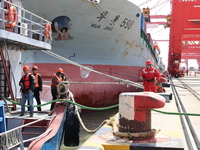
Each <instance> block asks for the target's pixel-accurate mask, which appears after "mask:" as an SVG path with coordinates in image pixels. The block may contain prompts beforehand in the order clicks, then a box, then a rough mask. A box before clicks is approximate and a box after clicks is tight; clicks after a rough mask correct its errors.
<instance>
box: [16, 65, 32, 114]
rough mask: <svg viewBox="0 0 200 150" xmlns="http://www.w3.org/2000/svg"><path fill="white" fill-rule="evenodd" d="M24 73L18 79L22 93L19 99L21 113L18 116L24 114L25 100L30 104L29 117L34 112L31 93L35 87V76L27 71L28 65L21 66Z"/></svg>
mask: <svg viewBox="0 0 200 150" xmlns="http://www.w3.org/2000/svg"><path fill="white" fill-rule="evenodd" d="M23 71H24V75H23V76H22V78H21V80H20V81H19V85H20V86H21V90H20V91H21V93H22V101H21V114H20V116H24V113H25V103H26V100H28V102H29V104H30V105H29V106H30V117H33V113H34V102H33V95H34V89H35V78H34V76H33V75H32V74H31V73H29V67H28V66H24V67H23Z"/></svg>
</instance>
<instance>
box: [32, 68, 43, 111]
mask: <svg viewBox="0 0 200 150" xmlns="http://www.w3.org/2000/svg"><path fill="white" fill-rule="evenodd" d="M32 73H33V75H34V77H35V90H34V97H35V99H36V102H37V105H41V101H40V94H41V93H42V76H41V75H40V74H39V73H38V67H37V66H33V67H32ZM37 110H38V111H41V110H42V109H41V107H37Z"/></svg>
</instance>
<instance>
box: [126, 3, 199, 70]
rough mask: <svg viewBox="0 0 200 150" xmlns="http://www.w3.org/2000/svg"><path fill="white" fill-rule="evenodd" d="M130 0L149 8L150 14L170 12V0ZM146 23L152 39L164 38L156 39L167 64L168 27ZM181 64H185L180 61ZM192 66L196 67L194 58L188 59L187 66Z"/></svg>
mask: <svg viewBox="0 0 200 150" xmlns="http://www.w3.org/2000/svg"><path fill="white" fill-rule="evenodd" d="M129 1H132V2H133V3H134V4H135V5H137V6H139V7H140V8H141V9H143V8H147V7H148V8H150V16H151V15H168V14H171V4H170V0H129ZM151 22H166V19H151ZM151 26H152V25H148V26H147V27H148V28H147V32H148V33H150V34H151V37H152V39H153V40H155V41H156V40H164V41H157V43H158V45H159V47H160V52H161V54H160V57H162V58H163V62H164V64H165V65H166V66H167V65H168V51H169V41H166V40H169V32H170V28H164V26H163V25H158V27H156V28H155V27H154V28H153V27H151ZM181 66H185V64H182V63H181ZM190 66H194V67H195V68H196V67H198V65H197V63H196V60H189V67H190Z"/></svg>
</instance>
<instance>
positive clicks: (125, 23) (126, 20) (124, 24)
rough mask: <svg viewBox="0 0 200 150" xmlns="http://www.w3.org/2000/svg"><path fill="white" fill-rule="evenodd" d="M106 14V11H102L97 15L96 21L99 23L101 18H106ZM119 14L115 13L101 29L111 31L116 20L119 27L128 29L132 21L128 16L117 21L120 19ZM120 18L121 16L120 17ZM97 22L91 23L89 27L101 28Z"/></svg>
mask: <svg viewBox="0 0 200 150" xmlns="http://www.w3.org/2000/svg"><path fill="white" fill-rule="evenodd" d="M107 15H108V11H105V12H103V13H101V14H100V15H99V17H97V19H98V22H99V23H100V22H101V21H102V20H105V19H106V16H107ZM120 17H121V16H120V15H116V16H115V17H114V18H113V19H112V20H110V22H109V25H108V26H105V27H103V28H102V29H103V30H107V31H112V30H113V28H114V25H115V24H116V23H117V22H118V23H119V27H121V28H124V29H127V30H130V29H131V28H132V26H133V24H134V21H133V20H131V19H129V18H124V19H123V20H122V21H121V23H120V22H119V21H120V20H119V19H120ZM121 19H122V18H121ZM99 23H97V24H96V23H92V24H91V25H90V27H91V28H95V29H101V24H99Z"/></svg>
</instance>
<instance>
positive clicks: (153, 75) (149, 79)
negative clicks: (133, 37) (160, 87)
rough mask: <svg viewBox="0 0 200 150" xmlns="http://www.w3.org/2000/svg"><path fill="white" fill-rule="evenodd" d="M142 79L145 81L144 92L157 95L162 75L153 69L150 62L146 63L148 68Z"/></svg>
mask: <svg viewBox="0 0 200 150" xmlns="http://www.w3.org/2000/svg"><path fill="white" fill-rule="evenodd" d="M140 79H141V80H143V86H144V91H151V92H155V93H157V89H156V84H157V82H158V81H159V80H160V73H159V71H158V70H157V69H155V68H153V67H152V62H151V61H150V60H147V61H146V68H145V69H143V71H142V73H141V75H140Z"/></svg>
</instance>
